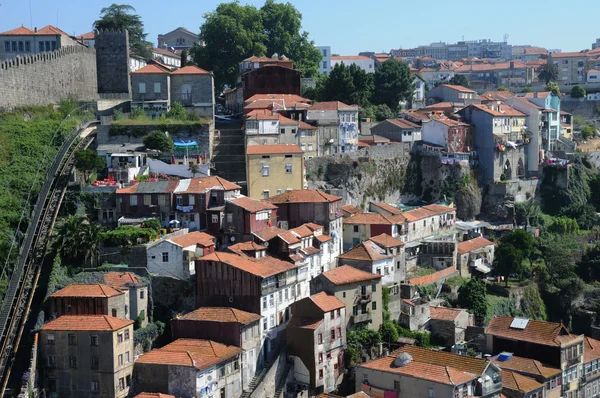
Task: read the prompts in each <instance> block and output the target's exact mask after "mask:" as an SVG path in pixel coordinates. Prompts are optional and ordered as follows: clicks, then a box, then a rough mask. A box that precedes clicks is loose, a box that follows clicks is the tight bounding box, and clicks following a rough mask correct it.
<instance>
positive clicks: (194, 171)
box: [189, 163, 200, 178]
mask: <svg viewBox="0 0 600 398" xmlns="http://www.w3.org/2000/svg"><path fill="white" fill-rule="evenodd" d="M189 171H190V172H191V173H192V178H196V174H199V173H200V166H198V165H197V164H196V163H192V164H190V167H189Z"/></svg>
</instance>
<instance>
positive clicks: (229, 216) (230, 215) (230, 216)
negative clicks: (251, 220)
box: [227, 213, 233, 224]
mask: <svg viewBox="0 0 600 398" xmlns="http://www.w3.org/2000/svg"><path fill="white" fill-rule="evenodd" d="M227 222H228V223H229V224H231V223H233V213H227Z"/></svg>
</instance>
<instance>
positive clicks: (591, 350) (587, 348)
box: [583, 336, 600, 363]
mask: <svg viewBox="0 0 600 398" xmlns="http://www.w3.org/2000/svg"><path fill="white" fill-rule="evenodd" d="M583 345H584V347H583V362H584V363H587V362H590V361H593V360H594V359H597V358H600V341H598V340H595V339H592V338H591V337H587V336H586V337H584V339H583Z"/></svg>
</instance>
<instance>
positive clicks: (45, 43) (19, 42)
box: [0, 25, 81, 61]
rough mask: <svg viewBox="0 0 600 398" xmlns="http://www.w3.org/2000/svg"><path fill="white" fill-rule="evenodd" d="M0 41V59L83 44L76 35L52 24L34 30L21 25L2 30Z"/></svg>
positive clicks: (42, 52)
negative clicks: (5, 30) (73, 35)
mask: <svg viewBox="0 0 600 398" xmlns="http://www.w3.org/2000/svg"><path fill="white" fill-rule="evenodd" d="M0 43H1V44H0V61H4V60H7V59H11V58H15V57H18V56H20V57H24V56H26V55H33V54H44V53H49V52H52V51H56V50H58V49H60V48H62V47H67V46H81V44H80V43H78V42H77V40H76V39H75V38H74V37H72V36H71V35H69V34H67V33H65V32H64V31H62V30H60V29H59V28H57V27H55V26H52V25H47V26H44V27H43V28H40V29H38V28H34V29H33V30H31V29H29V28H26V27H24V26H20V27H18V28H15V29H12V30H9V31H7V32H2V33H0Z"/></svg>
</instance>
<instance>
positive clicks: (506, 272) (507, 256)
mask: <svg viewBox="0 0 600 398" xmlns="http://www.w3.org/2000/svg"><path fill="white" fill-rule="evenodd" d="M494 267H495V268H496V271H497V272H498V274H500V275H502V276H503V277H504V281H505V282H506V286H508V278H509V276H510V275H511V274H517V275H519V276H522V275H523V274H524V272H525V269H524V267H523V254H522V253H521V251H519V250H518V249H517V248H515V247H514V246H513V245H511V244H510V243H504V242H501V243H500V244H499V245H498V246H497V247H496V250H495V251H494Z"/></svg>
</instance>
